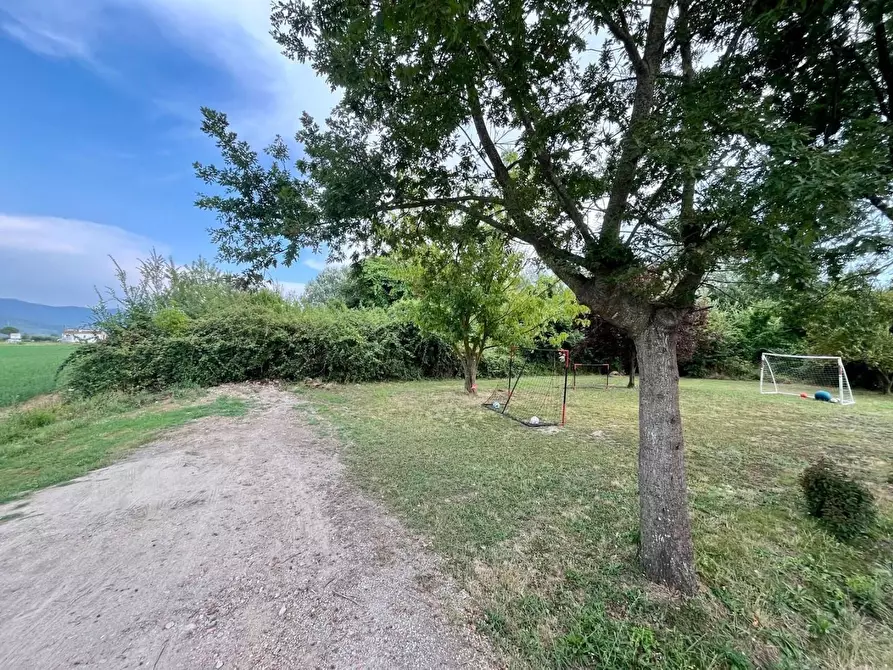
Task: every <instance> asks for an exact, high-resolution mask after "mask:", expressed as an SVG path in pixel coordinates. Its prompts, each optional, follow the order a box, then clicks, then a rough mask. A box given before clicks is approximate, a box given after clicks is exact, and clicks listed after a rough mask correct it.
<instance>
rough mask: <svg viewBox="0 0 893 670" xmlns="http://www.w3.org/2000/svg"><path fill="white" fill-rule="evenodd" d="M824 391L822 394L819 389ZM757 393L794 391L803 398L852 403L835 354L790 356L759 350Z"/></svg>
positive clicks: (845, 379)
mask: <svg viewBox="0 0 893 670" xmlns="http://www.w3.org/2000/svg"><path fill="white" fill-rule="evenodd" d="M820 391H824V392H825V393H826V394H828V396H825V394H822V393H819V395H818V396H816V394H817V393H818V392H820ZM760 393H769V394H775V393H777V394H782V395H794V396H800V397H803V398H814V399H817V400H828V399H829V397H830V399H831V401H832V402H839V403H840V404H841V405H852V404H854V403H855V402H856V401H855V400H854V399H853V391H852V389H851V388H850V380H849V379H848V378H847V376H846V369H845V368H844V367H843V360H841V358H840V357H839V356H793V355H788V354H763V360H762V364H761V365H760Z"/></svg>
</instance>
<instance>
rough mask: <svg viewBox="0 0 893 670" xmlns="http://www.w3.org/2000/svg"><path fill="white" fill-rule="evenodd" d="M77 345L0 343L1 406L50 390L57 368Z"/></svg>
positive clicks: (54, 381)
mask: <svg viewBox="0 0 893 670" xmlns="http://www.w3.org/2000/svg"><path fill="white" fill-rule="evenodd" d="M76 346H77V345H75V344H8V343H0V407H7V406H9V405H14V404H16V403H20V402H23V401H25V400H28V399H29V398H33V397H34V396H38V395H43V394H44V393H51V392H52V391H53V390H54V389H55V388H56V370H57V369H58V368H59V366H60V365H61V364H62V361H64V360H65V359H66V358H67V357H68V355H69V354H70V353H71V352H72V351H73V350H74V349H75V347H76Z"/></svg>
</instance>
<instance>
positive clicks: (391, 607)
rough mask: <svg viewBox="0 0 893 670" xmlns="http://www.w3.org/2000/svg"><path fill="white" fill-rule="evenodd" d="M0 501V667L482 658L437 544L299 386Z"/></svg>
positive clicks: (455, 663) (365, 664)
mask: <svg viewBox="0 0 893 670" xmlns="http://www.w3.org/2000/svg"><path fill="white" fill-rule="evenodd" d="M244 392H245V393H248V394H250V395H251V397H252V398H253V401H254V402H255V403H256V407H255V409H254V410H252V412H251V413H250V414H249V416H247V417H244V418H241V419H221V418H219V417H217V418H210V419H204V420H202V421H200V422H197V423H194V424H192V425H190V426H187V427H185V428H183V429H181V430H179V431H177V432H175V433H172V434H170V435H169V436H168V437H167V438H165V439H164V440H162V441H161V442H158V443H156V444H154V445H151V446H149V447H147V448H145V449H142V450H140V451H139V452H138V453H137V454H135V455H134V456H133V457H131V458H130V459H128V460H126V461H123V462H121V463H118V464H116V465H113V466H111V467H108V468H105V469H103V470H99V471H96V472H94V473H92V474H90V475H88V476H86V477H83V478H81V479H79V480H76V481H75V482H73V483H72V484H71V485H69V486H62V487H55V488H50V489H47V490H44V491H41V492H39V493H36V494H35V495H33V496H31V497H30V498H28V499H26V501H25V504H24V505H23V504H22V503H19V506H18V507H17V506H16V505H15V504H11V505H4V506H0V517H2V516H4V515H9V514H13V515H15V514H22V516H18V517H17V518H13V519H12V520H10V521H6V522H2V523H0V668H71V667H79V668H80V667H97V666H102V667H104V668H137V667H139V668H154V669H155V670H160V669H162V668H317V667H319V668H339V669H340V668H467V667H475V668H477V667H489V666H490V660H489V659H490V658H491V656H490V655H489V653H488V652H487V651H486V649H485V645H484V644H483V643H482V642H481V641H480V640H479V639H478V638H477V637H476V636H475V635H474V634H473V633H471V632H470V631H469V630H468V629H467V627H466V626H463V625H462V624H461V623H460V622H461V621H462V620H463V613H462V606H463V596H462V594H461V593H460V592H459V591H458V590H457V589H456V588H455V587H454V586H452V585H451V583H450V582H449V581H448V580H446V579H445V578H444V577H442V575H441V573H440V572H439V570H438V568H437V564H436V560H435V559H434V558H433V557H432V556H431V555H430V554H428V553H426V552H425V551H424V550H423V549H422V548H420V547H419V546H418V544H417V543H416V542H414V541H413V540H412V539H410V538H409V537H408V535H407V534H406V533H405V532H404V531H403V530H402V528H401V527H400V525H399V524H398V523H397V522H396V521H394V520H393V519H389V518H388V517H386V516H385V515H384V514H383V512H382V511H381V510H380V509H379V508H378V506H377V505H375V504H373V503H371V502H369V501H368V500H366V499H364V498H363V497H362V496H360V495H359V494H358V493H357V492H356V491H355V490H354V489H353V488H352V487H351V486H350V485H349V484H347V483H346V482H345V481H344V479H343V476H342V467H341V465H340V464H339V461H338V458H337V449H336V447H335V445H333V444H332V443H331V442H330V441H327V440H325V439H321V438H319V437H317V436H315V435H314V434H313V433H312V432H311V430H310V428H309V427H308V426H307V425H306V424H305V423H304V422H303V421H302V418H301V412H300V411H297V410H296V409H295V406H296V405H297V404H298V403H299V401H298V400H297V399H296V397H295V396H294V395H292V394H289V393H286V392H284V391H280V390H277V389H275V388H273V387H260V388H254V389H252V390H250V391H244Z"/></svg>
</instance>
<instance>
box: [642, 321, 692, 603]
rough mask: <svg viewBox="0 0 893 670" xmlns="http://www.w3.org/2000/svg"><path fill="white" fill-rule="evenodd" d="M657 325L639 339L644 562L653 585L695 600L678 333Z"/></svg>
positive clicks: (649, 328) (653, 324)
mask: <svg viewBox="0 0 893 670" xmlns="http://www.w3.org/2000/svg"><path fill="white" fill-rule="evenodd" d="M655 321H656V320H655V319H652V320H651V321H650V322H649V324H648V325H647V326H646V327H645V329H644V330H643V331H642V332H640V333H638V334H636V336H635V338H634V339H635V344H636V352H637V357H638V362H639V532H640V538H641V539H640V547H639V551H640V560H641V562H642V566H643V568H644V569H645V574H646V575H647V576H648V578H649V579H651V580H652V581H655V582H658V583H660V584H665V585H666V586H669V587H670V588H673V589H677V590H679V591H681V592H683V593H687V594H693V593H694V592H695V591H696V590H697V586H698V581H697V575H696V573H695V556H694V545H693V543H692V536H691V520H690V519H689V514H688V495H687V487H686V482H685V457H684V441H683V436H682V416H681V414H680V412H679V370H678V368H677V367H676V331H675V328H674V327H672V326H669V325H663V324H659V323H656V322H655Z"/></svg>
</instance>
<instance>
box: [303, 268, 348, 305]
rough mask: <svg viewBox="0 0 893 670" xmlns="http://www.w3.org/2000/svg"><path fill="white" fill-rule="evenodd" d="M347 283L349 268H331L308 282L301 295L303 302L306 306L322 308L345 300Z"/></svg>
mask: <svg viewBox="0 0 893 670" xmlns="http://www.w3.org/2000/svg"><path fill="white" fill-rule="evenodd" d="M347 281H348V279H347V268H344V267H341V266H329V267H327V268H325V269H324V270H323V271H322V272H320V273H319V274H318V275H316V276H315V277H314V278H313V279H311V280H310V281H309V282H307V286H306V287H304V292H303V293H302V294H301V302H302V303H303V304H305V305H317V306H322V305H327V304H329V303H331V302H334V301H338V300H344V296H345V293H346V285H347Z"/></svg>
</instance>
